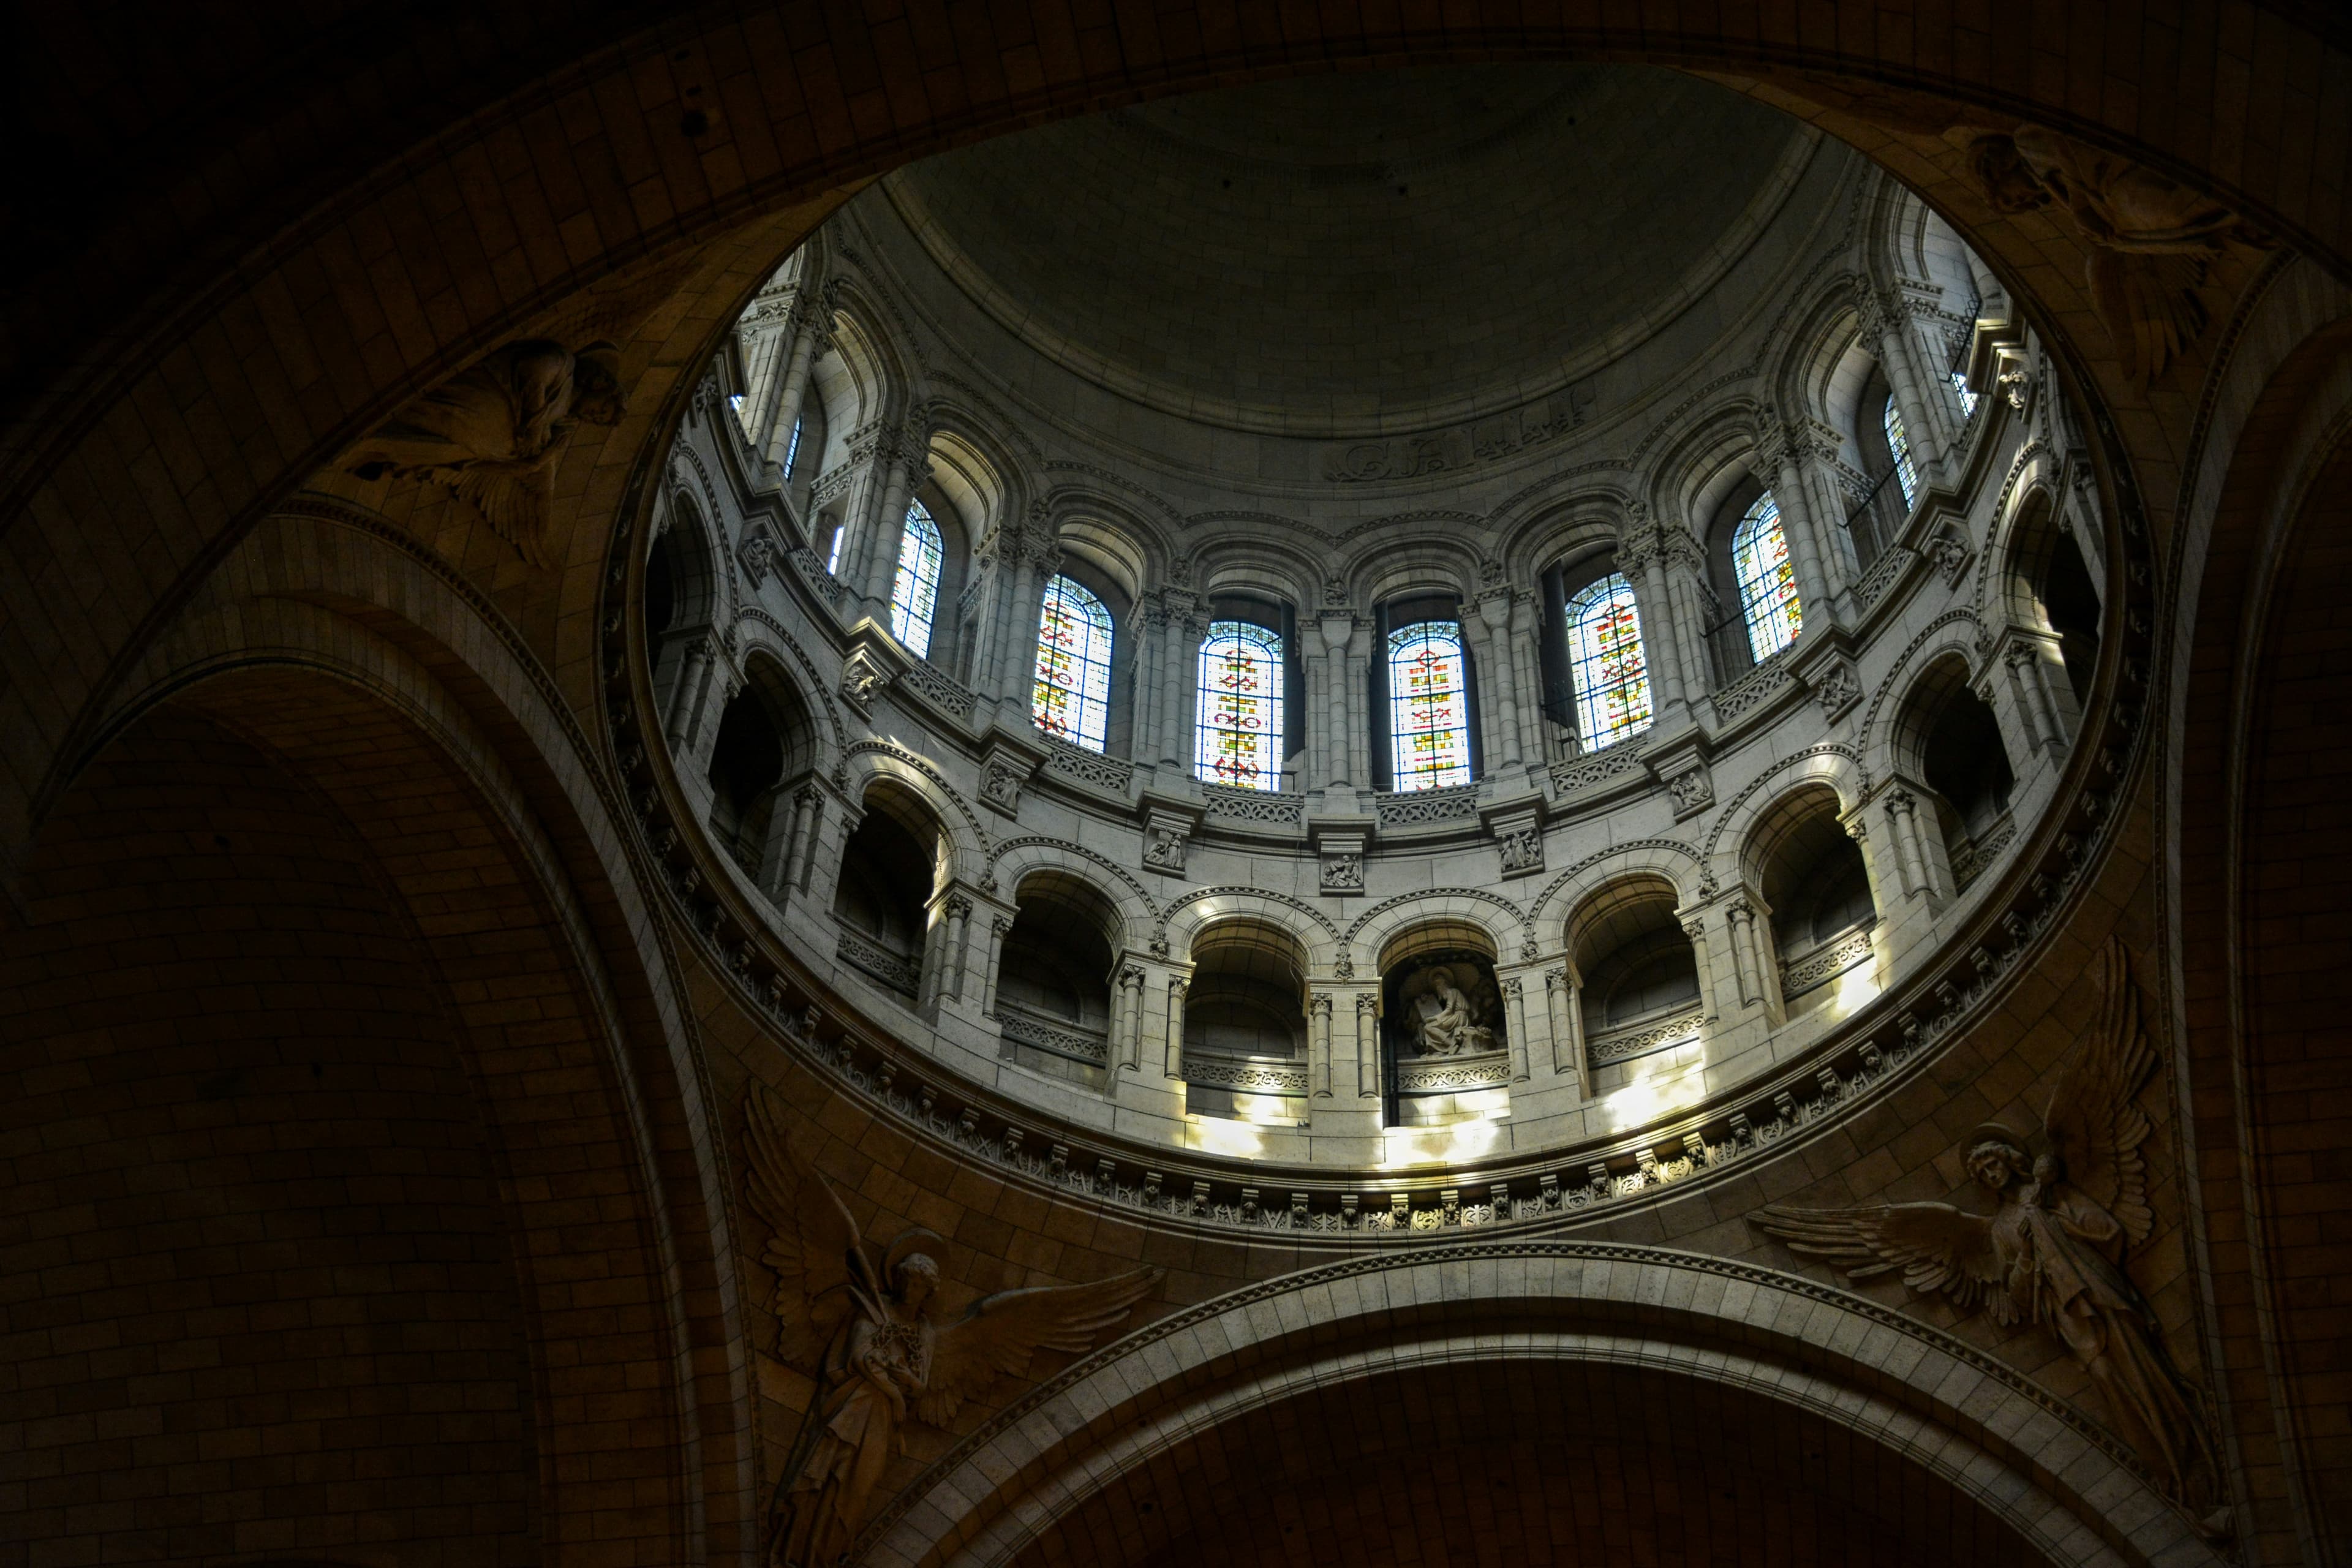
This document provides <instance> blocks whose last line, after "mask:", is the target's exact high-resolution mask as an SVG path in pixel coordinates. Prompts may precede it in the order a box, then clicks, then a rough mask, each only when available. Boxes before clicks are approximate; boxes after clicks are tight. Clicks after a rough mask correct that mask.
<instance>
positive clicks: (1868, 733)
mask: <svg viewBox="0 0 2352 1568" xmlns="http://www.w3.org/2000/svg"><path fill="white" fill-rule="evenodd" d="M1978 636H1979V632H1978V621H1977V617H1976V616H1974V615H1972V614H1970V613H1969V611H1967V610H1947V611H1945V612H1944V613H1943V614H1942V615H1940V616H1937V617H1936V618H1935V619H1934V620H1932V621H1930V622H1928V623H1927V625H1926V626H1923V627H1921V628H1920V630H1919V632H1918V634H1917V635H1916V636H1915V637H1913V638H1912V639H1911V641H1910V642H1909V643H1908V644H1907V645H1906V646H1905V647H1904V649H1903V652H1902V654H1901V655H1900V656H1899V657H1898V658H1896V659H1895V662H1894V663H1893V664H1891V665H1889V666H1888V667H1887V670H1886V673H1885V676H1883V677H1881V678H1880V679H1879V682H1878V686H1877V688H1876V689H1874V690H1873V691H1872V692H1871V694H1870V703H1869V705H1868V706H1867V707H1865V708H1864V710H1863V713H1862V718H1861V720H1860V721H1858V722H1856V724H1855V725H1854V731H1853V732H1854V736H1855V743H1856V748H1857V750H1858V752H1859V753H1860V756H1861V762H1862V768H1863V772H1864V774H1865V775H1866V776H1868V777H1870V778H1874V779H1876V778H1884V777H1885V776H1887V775H1888V774H1889V773H1894V772H1895V771H1896V767H1897V763H1896V761H1895V750H1894V745H1893V733H1894V728H1893V726H1894V717H1895V710H1894V708H1893V707H1892V706H1890V704H1893V703H1895V700H1896V693H1898V692H1901V691H1905V690H1907V689H1909V688H1910V686H1911V683H1912V682H1913V681H1914V680H1915V679H1916V673H1915V672H1916V671H1917V670H1918V669H1920V668H1923V667H1924V665H1925V664H1926V663H1930V662H1933V661H1934V660H1936V659H1938V658H1944V657H1945V656H1946V655H1948V654H1957V655H1958V656H1959V658H1960V659H1961V660H1962V662H1964V663H1965V664H1967V665H1968V667H1969V670H1970V672H1971V676H1972V677H1973V676H1974V675H1975V674H1976V673H1979V670H1978V665H1979V660H1980V659H1981V658H1982V651H1981V649H1980V647H1979V644H1978V641H1977V638H1978ZM1882 714H1884V715H1885V718H1884V719H1883V720H1882V718H1881V715H1882Z"/></svg>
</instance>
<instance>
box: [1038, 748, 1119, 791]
mask: <svg viewBox="0 0 2352 1568" xmlns="http://www.w3.org/2000/svg"><path fill="white" fill-rule="evenodd" d="M1045 771H1046V772H1047V773H1053V774H1054V775H1055V776H1056V777H1059V778H1066V779H1073V780H1076V782H1077V783H1079V784H1091V785H1093V786H1094V787H1095V788H1097V789H1100V790H1108V791H1109V792H1110V793H1111V794H1113V795H1125V794H1126V793H1127V789H1128V785H1129V784H1131V783H1133V782H1134V779H1135V764H1134V763H1129V762H1122V761H1120V760H1119V759H1118V758H1117V757H1106V756H1104V755H1103V754H1102V753H1101V752H1089V751H1087V749H1086V748H1085V747H1083V746H1073V745H1071V744H1070V743H1069V742H1066V741H1056V740H1055V739H1053V738H1052V737H1051V736H1048V737H1047V738H1046V740H1045Z"/></svg>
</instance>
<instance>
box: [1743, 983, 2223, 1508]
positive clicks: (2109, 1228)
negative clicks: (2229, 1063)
mask: <svg viewBox="0 0 2352 1568" xmlns="http://www.w3.org/2000/svg"><path fill="white" fill-rule="evenodd" d="M2100 968H2101V971H2102V979H2103V981H2104V983H2105V999H2104V1000H2103V1001H2102V1003H2101V1004H2100V1008H2099V1015H2098V1016H2097V1018H2096V1019H2095V1020H2094V1022H2093V1024H2092V1026H2091V1030H2090V1033H2088V1034H2087V1035H2085V1036H2084V1037H2083V1038H2082V1039H2081V1040H2080V1041H2078V1042H2077V1043H2076V1045H2075V1047H2074V1051H2073V1053H2072V1054H2071V1055H2070V1056H2069V1057H2068V1058H2067V1061H2066V1065H2065V1067H2064V1068H2063V1069H2062V1071H2061V1072H2060V1074H2059V1078H2058V1086H2057V1088H2056V1089H2053V1091H2052V1093H2051V1096H2050V1106H2049V1109H2048V1110H2046V1111H2045V1112H2043V1115H2042V1125H2043V1129H2044V1133H2043V1138H2042V1152H2040V1153H2038V1154H2035V1153H2030V1152H2028V1147H2029V1143H2028V1140H2027V1139H2025V1138H2023V1137H2021V1136H2020V1135H2019V1134H2017V1133H2016V1132H2014V1131H2011V1130H2010V1129H2009V1128H2007V1127H2005V1126H2003V1125H2001V1124H2000V1122H1997V1121H1989V1122H1986V1123H1985V1124H1983V1125H1982V1126H1980V1127H1979V1128H1978V1129H1977V1130H1976V1131H1973V1132H1971V1133H1970V1134H1969V1139H1968V1142H1967V1143H1966V1144H1964V1145H1963V1149H1964V1151H1965V1155H1966V1161H1965V1163H1966V1164H1967V1167H1968V1171H1969V1174H1970V1175H1971V1176H1973V1177H1975V1178H1976V1180H1977V1182H1978V1184H1979V1185H1981V1186H1983V1187H1984V1189H1985V1190H1986V1191H1987V1192H1989V1193H1990V1194H1993V1196H1994V1198H1995V1199H1996V1200H1997V1201H1998V1204H1999V1206H1998V1208H1996V1209H1995V1211H1994V1212H1993V1213H1992V1215H1990V1216H1987V1215H1975V1214H1969V1213H1968V1212H1966V1211H1965V1210H1962V1209H1958V1208H1954V1207H1953V1206H1952V1205H1949V1204H1938V1203H1916V1204H1874V1205H1868V1206H1865V1207H1862V1208H1845V1209H1801V1208H1790V1207H1786V1206H1784V1205H1780V1204H1771V1205H1767V1206H1765V1207H1764V1208H1761V1209H1759V1210H1758V1211H1757V1212H1756V1213H1755V1214H1754V1215H1751V1216H1750V1218H1749V1223H1751V1224H1753V1225H1754V1226H1756V1227H1757V1228H1758V1229H1759V1230H1761V1231H1763V1232H1764V1233H1765V1234H1766V1235H1768V1236H1775V1237H1780V1239H1781V1240H1783V1241H1786V1242H1787V1243H1788V1244H1789V1249H1790V1251H1791V1252H1795V1253H1798V1254H1800V1255H1801V1256H1803V1257H1807V1258H1827V1259H1829V1260H1830V1262H1831V1263H1832V1264H1834V1265H1835V1266H1837V1267H1838V1268H1841V1269H1843V1270H1844V1271H1845V1272H1846V1273H1847V1274H1848V1275H1849V1276H1851V1277H1852V1278H1853V1279H1874V1278H1876V1277H1878V1276H1880V1275H1883V1274H1887V1273H1891V1272H1893V1271H1895V1270H1896V1269H1900V1270H1902V1273H1903V1282H1904V1283H1905V1284H1906V1285H1908V1286H1909V1287H1910V1288H1911V1289H1914V1290H1923V1291H1924V1290H1940V1291H1942V1292H1943V1293H1944V1294H1946V1295H1947V1296H1949V1297H1950V1298H1951V1299H1952V1300H1954V1301H1956V1302H1958V1304H1959V1305H1960V1306H1961V1308H1963V1309H1964V1310H1975V1309H1977V1308H1979V1307H1981V1308H1983V1309H1984V1310H1988V1311H1990V1313H1991V1314H1992V1316H1993V1321H1995V1322H1998V1323H2002V1324H2010V1323H2016V1322H2019V1321H2025V1322H2029V1323H2041V1324H2043V1325H2046V1326H2047V1327H2048V1328H2049V1329H2050V1331H2052V1332H2053V1333H2054V1334H2056V1335H2057V1336H2058V1339H2059V1342H2061V1343H2062V1344H2063V1345H2064V1347H2065V1349H2066V1352H2067V1353H2068V1354H2069V1355H2071V1356H2072V1357H2073V1358H2074V1363H2075V1364H2076V1365H2078V1366H2080V1367H2081V1368H2082V1369H2083V1370H2084V1372H2086V1373H2089V1374H2090V1377H2091V1381H2092V1382H2093V1383H2094V1384H2096V1385H2097V1387H2098V1388H2099V1391H2100V1392H2101V1394H2103V1395H2104V1396H2105V1399H2106V1403H2107V1409H2108V1412H2109V1414H2110V1415H2111V1417H2112V1418H2113V1420H2114V1422H2115V1425H2116V1426H2117V1427H2118V1428H2120V1429H2121V1431H2122V1434H2123V1436H2124V1437H2125V1439H2126V1441H2127V1442H2129V1443H2130V1444H2131V1446H2132V1447H2133V1448H2135V1449H2136V1450H2137V1452H2138V1454H2139V1456H2140V1458H2141V1459H2142V1460H2143V1461H2144V1462H2145V1463H2146V1464H2147V1467H2148V1468H2149V1469H2151V1470H2153V1471H2155V1472H2156V1474H2157V1475H2158V1477H2160V1478H2161V1479H2163V1480H2164V1482H2165V1483H2166V1485H2167V1487H2168V1490H2169V1491H2170V1493H2171V1495H2172V1496H2173V1497H2174V1498H2175V1499H2177V1500H2179V1502H2180V1503H2181V1504H2182V1505H2183V1506H2184V1507H2185V1508H2186V1509H2187V1510H2189V1513H2190V1514H2191V1515H2192V1516H2206V1517H2203V1518H2202V1522H2201V1526H2200V1527H2201V1528H2204V1529H2206V1530H2208V1531H2209V1532H2219V1531H2221V1530H2223V1529H2224V1528H2225V1524H2226V1510H2224V1511H2223V1512H2221V1513H2214V1512H2211V1511H2210V1510H2213V1508H2214V1504H2215V1501H2216V1496H2215V1489H2216V1486H2217V1484H2218V1469H2217V1467H2216V1466H2215V1464H2214V1461H2213V1450H2212V1447H2211V1444H2210V1439H2209V1438H2208V1437H2207V1436H2206V1432H2205V1426H2204V1422H2203V1421H2202V1419H2201V1418H2200V1415H2199V1411H2198V1403H2197V1397H2196V1395H2195V1394H2193V1393H2192V1392H2191V1391H2190V1390H2189V1386H2188V1384H2186V1383H2185V1382H2184V1381H2183V1380H2182V1378H2181V1376H2180V1373H2179V1372H2178V1371H2176V1370H2175V1369H2174V1367H2173V1365H2172V1360H2171V1358H2170V1357H2169V1356H2168V1355H2167V1354H2166V1353H2165V1349H2164V1341H2163V1339H2162V1336H2161V1332H2160V1331H2159V1329H2158V1323H2157V1320H2156V1314H2155V1313H2154V1312H2153V1311H2152V1310H2150V1309H2149V1307H2148V1304H2147V1300H2145V1299H2144V1298H2143V1297H2142V1296H2141V1295H2140V1293H2139V1291H2138V1289H2137V1288H2135V1287H2134V1286H2133V1284H2132V1282H2131V1279H2130V1277H2129V1276H2128V1275H2126V1273H2125V1272H2124V1269H2123V1259H2124V1254H2125V1252H2126V1249H2127V1248H2129V1247H2136V1246H2137V1245H2138V1244H2139V1243H2141V1242H2143V1241H2145V1240H2147V1235H2148V1230H2149V1227H2150V1226H2151V1225H2152V1223H2153V1219H2154V1216H2153V1215H2151V1214H2150V1213H2149V1210H2148V1206H2147V1164H2146V1163H2145V1162H2144V1161H2143V1160H2142V1158H2141V1156H2140V1152H2139V1148H2140V1144H2141V1143H2143V1142H2146V1141H2147V1135H2148V1121H2147V1116H2146V1115H2145V1114H2144V1113H2142V1112H2141V1111H2140V1110H2139V1109H2138V1108H2137V1106H2135V1105H2133V1104H2132V1098H2133V1096H2135V1095H2136V1094H2137V1093H2138V1091H2139V1089H2140V1086H2141V1085H2142V1084H2144V1083H2145V1082H2146V1081H2147V1076H2148V1073H2149V1071H2150V1070H2151V1069H2152V1068H2154V1067H2155V1065H2156V1061H2155V1055H2154V1053H2153V1052H2152V1051H2151V1050H2150V1049H2149V1047H2148V1043H2147V1036H2146V1035H2144V1034H2142V1033H2141V1031H2140V1026H2139V1000H2138V996H2137V993H2136V992H2135V991H2134V990H2133V989H2132V983H2131V971H2130V967H2129V965H2128V964H2127V963H2126V961H2125V958H2124V953H2123V949H2122V946H2121V945H2120V944H2119V943H2117V942H2113V941H2110V942H2108V944H2107V948H2106V951H2105V954H2104V955H2103V957H2102V959H2101V962H2100Z"/></svg>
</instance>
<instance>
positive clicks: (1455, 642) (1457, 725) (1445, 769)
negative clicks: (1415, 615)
mask: <svg viewBox="0 0 2352 1568" xmlns="http://www.w3.org/2000/svg"><path fill="white" fill-rule="evenodd" d="M1467 673H1468V672H1467V671H1466V669H1465V667H1464V664H1463V659H1462V626H1461V624H1460V623H1459V622H1457V621H1421V622H1417V623H1415V624H1414V625H1412V626H1401V627H1399V628H1398V629H1397V630H1395V631H1393V632H1391V633H1390V634H1389V758H1390V773H1391V777H1392V779H1393V780H1394V782H1395V786H1396V787H1397V788H1398V789H1400V790H1413V789H1443V788H1444V787H1445V786H1446V785H1448V784H1468V783H1469V782H1470V692H1469V688H1468V681H1467V680H1466V679H1465V677H1466V675H1467Z"/></svg>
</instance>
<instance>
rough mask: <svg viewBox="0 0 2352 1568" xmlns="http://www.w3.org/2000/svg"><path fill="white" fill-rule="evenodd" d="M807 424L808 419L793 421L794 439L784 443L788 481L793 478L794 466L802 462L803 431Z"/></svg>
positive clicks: (785, 472)
mask: <svg viewBox="0 0 2352 1568" xmlns="http://www.w3.org/2000/svg"><path fill="white" fill-rule="evenodd" d="M807 424H808V421H807V420H806V419H794V420H793V438H792V439H791V440H789V441H787V442H785V443H784V478H786V479H791V478H792V477H793V464H794V463H797V462H799V461H800V457H801V431H802V429H803V427H805V426H807Z"/></svg>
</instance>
